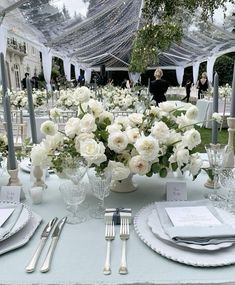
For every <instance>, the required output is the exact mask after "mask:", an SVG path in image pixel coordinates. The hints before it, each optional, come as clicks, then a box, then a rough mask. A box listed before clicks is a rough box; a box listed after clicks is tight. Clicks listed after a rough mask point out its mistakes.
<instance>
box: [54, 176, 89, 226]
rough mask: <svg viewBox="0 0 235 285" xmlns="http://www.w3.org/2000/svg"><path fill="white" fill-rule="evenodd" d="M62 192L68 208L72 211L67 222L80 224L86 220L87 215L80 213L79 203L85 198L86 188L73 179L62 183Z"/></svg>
mask: <svg viewBox="0 0 235 285" xmlns="http://www.w3.org/2000/svg"><path fill="white" fill-rule="evenodd" d="M59 189H60V192H61V195H62V198H63V200H64V202H65V203H66V205H67V206H69V207H67V210H68V211H69V212H71V213H70V214H69V215H68V217H67V223H69V224H79V223H83V222H85V221H86V216H84V215H82V214H81V213H79V205H80V204H81V203H82V202H83V201H84V200H85V197H86V189H85V187H81V185H76V184H74V183H73V182H72V181H67V182H65V183H63V184H61V185H60V188H59Z"/></svg>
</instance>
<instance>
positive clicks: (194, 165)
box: [189, 156, 202, 176]
mask: <svg viewBox="0 0 235 285" xmlns="http://www.w3.org/2000/svg"><path fill="white" fill-rule="evenodd" d="M201 167H202V160H201V159H200V158H198V157H194V156H193V157H191V161H190V164H189V171H190V173H191V174H192V176H196V175H197V174H198V173H199V171H200V169H201Z"/></svg>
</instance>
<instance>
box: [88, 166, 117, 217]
mask: <svg viewBox="0 0 235 285" xmlns="http://www.w3.org/2000/svg"><path fill="white" fill-rule="evenodd" d="M87 175H88V178H89V182H90V185H91V191H92V193H93V194H94V196H95V197H96V198H98V199H99V202H98V206H97V207H95V208H92V209H91V210H90V215H91V217H93V218H96V219H101V218H103V217H104V212H105V208H104V198H105V197H107V196H108V195H109V194H110V187H111V181H112V174H111V171H108V170H107V171H102V172H97V171H96V170H95V168H89V169H88V170H87Z"/></svg>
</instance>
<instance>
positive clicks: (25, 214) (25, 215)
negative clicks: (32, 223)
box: [0, 202, 32, 242]
mask: <svg viewBox="0 0 235 285" xmlns="http://www.w3.org/2000/svg"><path fill="white" fill-rule="evenodd" d="M2 204H4V205H6V204H8V205H9V206H11V205H12V207H15V206H16V203H10V202H0V207H1V205H2ZM31 215H32V212H31V210H30V209H29V207H28V206H26V205H24V204H23V208H22V211H21V213H20V215H19V217H18V219H17V221H16V223H15V225H14V226H13V228H12V229H11V230H10V231H9V233H8V234H6V235H5V236H4V237H3V238H1V240H0V241H1V242H2V241H3V240H6V239H8V238H9V237H11V236H12V235H14V234H16V233H17V232H18V231H20V230H21V229H22V228H23V227H24V226H25V225H26V224H27V223H28V222H29V220H30V218H31Z"/></svg>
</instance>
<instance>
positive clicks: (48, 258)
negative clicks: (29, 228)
mask: <svg viewBox="0 0 235 285" xmlns="http://www.w3.org/2000/svg"><path fill="white" fill-rule="evenodd" d="M66 219H67V217H64V218H63V219H61V220H60V221H59V222H58V223H57V225H56V227H55V229H54V231H53V233H52V236H51V243H50V246H49V249H48V252H47V254H46V257H45V260H44V262H43V264H42V266H41V269H40V271H41V272H42V273H44V272H47V271H49V270H50V266H51V261H52V257H53V254H54V251H55V247H56V244H57V242H58V239H59V237H60V234H61V231H62V229H63V226H64V224H65V222H66ZM57 220H58V218H56V217H55V218H54V219H52V220H51V221H49V223H48V224H47V225H46V226H45V228H44V230H43V232H42V234H41V238H40V242H39V244H38V246H37V248H36V251H35V252H34V254H33V257H32V258H31V260H30V261H29V263H28V265H27V266H26V268H25V270H26V272H28V273H31V272H34V271H35V268H36V265H37V263H38V260H39V257H40V255H41V253H42V251H43V248H44V246H45V244H46V241H47V239H48V237H49V235H50V233H51V232H52V230H53V227H54V226H55V224H56V222H57Z"/></svg>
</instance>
